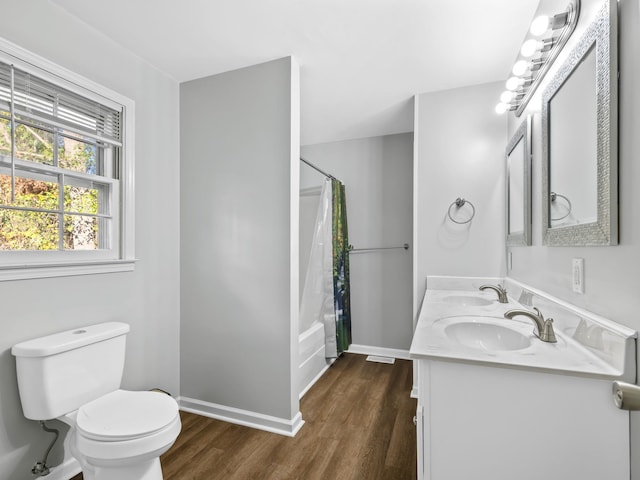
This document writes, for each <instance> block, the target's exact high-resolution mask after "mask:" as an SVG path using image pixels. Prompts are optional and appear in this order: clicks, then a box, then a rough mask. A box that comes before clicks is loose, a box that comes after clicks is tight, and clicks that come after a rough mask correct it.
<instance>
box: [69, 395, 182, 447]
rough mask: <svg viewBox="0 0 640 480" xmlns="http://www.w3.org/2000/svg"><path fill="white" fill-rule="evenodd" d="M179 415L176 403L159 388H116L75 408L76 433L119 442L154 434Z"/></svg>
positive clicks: (105, 440)
mask: <svg viewBox="0 0 640 480" xmlns="http://www.w3.org/2000/svg"><path fill="white" fill-rule="evenodd" d="M176 416H178V404H177V403H176V401H175V400H174V399H173V398H171V397H170V396H169V395H165V394H162V393H158V392H144V391H143V392H132V391H127V390H115V391H113V392H111V393H108V394H107V395H104V396H102V397H100V398H98V399H96V400H93V401H91V402H89V403H87V404H85V405H83V406H82V407H80V408H79V409H78V414H77V417H76V428H77V430H78V434H79V435H81V436H82V437H84V438H86V439H90V440H96V441H101V442H121V441H126V440H134V439H137V438H141V437H146V436H149V435H153V434H154V433H155V432H159V431H160V430H162V429H164V428H165V427H167V426H168V425H169V424H171V423H172V422H173V421H174V420H175V418H176Z"/></svg>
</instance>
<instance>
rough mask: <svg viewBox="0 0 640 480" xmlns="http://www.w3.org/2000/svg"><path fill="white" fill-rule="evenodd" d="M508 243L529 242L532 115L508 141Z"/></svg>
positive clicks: (506, 159)
mask: <svg viewBox="0 0 640 480" xmlns="http://www.w3.org/2000/svg"><path fill="white" fill-rule="evenodd" d="M505 163H506V166H507V177H506V178H507V182H506V186H507V192H506V197H507V212H506V213H507V215H506V216H507V219H506V225H507V245H509V246H523V245H531V117H527V118H526V119H525V120H524V121H523V122H522V123H521V124H520V127H518V130H516V132H515V134H514V135H513V137H511V140H509V143H508V144H507V149H506V152H505Z"/></svg>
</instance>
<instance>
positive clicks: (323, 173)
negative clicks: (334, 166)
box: [300, 157, 342, 183]
mask: <svg viewBox="0 0 640 480" xmlns="http://www.w3.org/2000/svg"><path fill="white" fill-rule="evenodd" d="M300 161H301V162H302V163H305V164H307V165H308V166H310V167H311V168H313V169H314V170H316V171H318V172H320V173H321V174H322V175H324V176H325V177H327V178H330V179H331V180H338V179H337V178H336V177H334V176H333V175H329V174H328V173H327V172H323V171H322V170H320V169H319V168H318V167H316V166H315V165H314V164H313V163H311V162H309V161H307V160H305V159H304V158H302V157H300ZM338 182H340V180H338ZM340 183H342V182H340Z"/></svg>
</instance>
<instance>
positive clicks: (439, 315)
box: [410, 289, 636, 382]
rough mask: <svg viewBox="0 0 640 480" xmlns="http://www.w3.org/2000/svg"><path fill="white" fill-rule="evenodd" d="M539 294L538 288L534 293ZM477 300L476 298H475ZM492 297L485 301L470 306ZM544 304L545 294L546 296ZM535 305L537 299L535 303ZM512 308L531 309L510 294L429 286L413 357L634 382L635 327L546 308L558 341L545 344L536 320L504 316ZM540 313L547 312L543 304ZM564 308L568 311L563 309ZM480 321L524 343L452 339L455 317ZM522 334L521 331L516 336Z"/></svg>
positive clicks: (414, 340) (415, 334)
mask: <svg viewBox="0 0 640 480" xmlns="http://www.w3.org/2000/svg"><path fill="white" fill-rule="evenodd" d="M536 293H539V292H536ZM467 299H468V301H467ZM478 299H480V300H478ZM479 302H490V303H488V304H487V305H474V303H479ZM545 302H546V303H545V307H546V306H548V302H549V298H548V297H546V298H545ZM534 304H535V302H534ZM511 309H524V310H529V311H531V310H532V307H531V306H523V305H521V304H520V303H518V302H516V301H515V300H513V299H512V298H509V303H508V304H501V303H499V302H498V300H497V295H496V293H495V292H493V291H484V292H480V291H478V290H477V289H474V290H467V291H464V290H459V289H456V290H433V289H431V290H427V292H426V294H425V298H424V300H423V304H422V308H421V311H420V315H419V319H418V324H417V326H416V330H415V332H414V337H413V342H412V344H411V349H410V356H411V358H414V359H431V360H442V361H452V362H465V363H473V364H486V365H494V366H502V367H510V368H521V369H528V370H538V371H545V372H550V373H559V374H565V375H578V376H590V377H599V378H607V379H617V380H624V381H631V382H634V381H635V369H636V367H635V338H636V332H634V331H632V330H630V329H627V328H626V327H623V326H620V325H617V324H613V323H612V322H610V321H600V322H599V321H598V320H599V317H597V316H595V315H594V316H593V318H590V317H589V316H588V315H587V313H588V312H584V311H579V315H578V314H576V312H573V311H570V310H568V309H567V306H566V305H563V306H562V309H559V308H556V309H552V308H550V307H549V308H548V311H549V312H552V313H553V318H554V329H555V333H556V337H557V343H546V342H543V341H541V340H540V339H539V338H537V337H536V336H535V335H534V323H533V321H531V320H530V319H528V318H526V317H523V316H516V317H515V318H513V319H507V318H505V317H504V313H505V312H506V311H507V310H511ZM540 310H542V313H543V315H545V318H548V317H549V316H551V315H548V314H547V313H548V312H545V311H544V310H543V308H542V307H540ZM565 312H566V313H565ZM476 319H477V321H478V322H480V323H484V324H490V325H495V326H497V328H502V327H507V328H508V329H509V330H510V331H513V332H516V336H517V337H518V338H521V337H520V335H522V336H525V337H526V340H528V345H527V342H526V340H525V342H524V347H519V348H517V349H512V350H505V349H494V348H491V347H490V346H489V347H486V346H483V345H473V346H469V345H466V344H463V343H460V342H459V341H457V340H456V339H455V338H452V336H451V334H450V332H451V330H450V329H449V330H448V329H447V327H448V326H449V325H451V324H454V323H456V322H467V323H468V322H474V321H475V320H476ZM518 334H520V335H518Z"/></svg>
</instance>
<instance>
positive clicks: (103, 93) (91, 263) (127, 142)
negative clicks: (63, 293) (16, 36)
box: [0, 37, 135, 281]
mask: <svg viewBox="0 0 640 480" xmlns="http://www.w3.org/2000/svg"><path fill="white" fill-rule="evenodd" d="M0 60H2V61H3V62H6V63H10V64H13V65H15V66H16V67H17V68H19V69H21V70H23V71H26V72H29V73H32V74H33V75H36V76H38V77H39V78H43V79H45V80H47V81H49V82H51V83H53V84H56V85H58V86H60V87H62V88H65V89H67V90H71V91H77V92H78V91H80V90H81V92H80V93H81V94H82V95H84V96H87V97H89V98H91V97H93V98H94V99H96V100H97V101H99V102H101V103H105V104H106V105H108V104H115V105H117V106H118V108H121V109H122V112H123V113H122V119H121V122H122V147H121V151H120V162H121V168H120V179H119V181H113V182H109V181H108V180H107V182H105V183H110V184H111V186H112V188H113V194H112V198H115V199H118V200H119V202H118V203H119V205H118V208H115V209H114V211H113V220H112V222H113V232H114V235H113V244H112V245H111V248H110V249H104V250H97V251H47V252H22V251H0V281H6V280H24V279H30V278H47V277H61V276H72V275H89V274H98V273H111V272H126V271H132V270H134V267H135V252H134V246H135V237H134V233H135V223H134V212H135V203H134V200H135V198H134V172H135V163H134V161H135V138H134V126H135V103H134V101H133V100H131V99H129V98H127V97H125V96H123V95H121V94H119V93H117V92H115V91H113V90H110V89H108V88H106V87H104V86H102V85H100V84H98V83H95V82H93V81H91V80H89V79H87V78H84V77H82V76H81V75H78V74H76V73H74V72H72V71H70V70H68V69H66V68H64V67H61V66H59V65H57V64H55V63H53V62H51V61H49V60H47V59H45V58H42V57H40V56H38V55H36V54H34V53H31V52H29V51H27V50H25V49H23V48H21V47H19V46H17V45H15V44H13V43H11V42H9V41H7V40H5V39H3V38H1V37H0ZM118 183H119V186H118Z"/></svg>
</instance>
